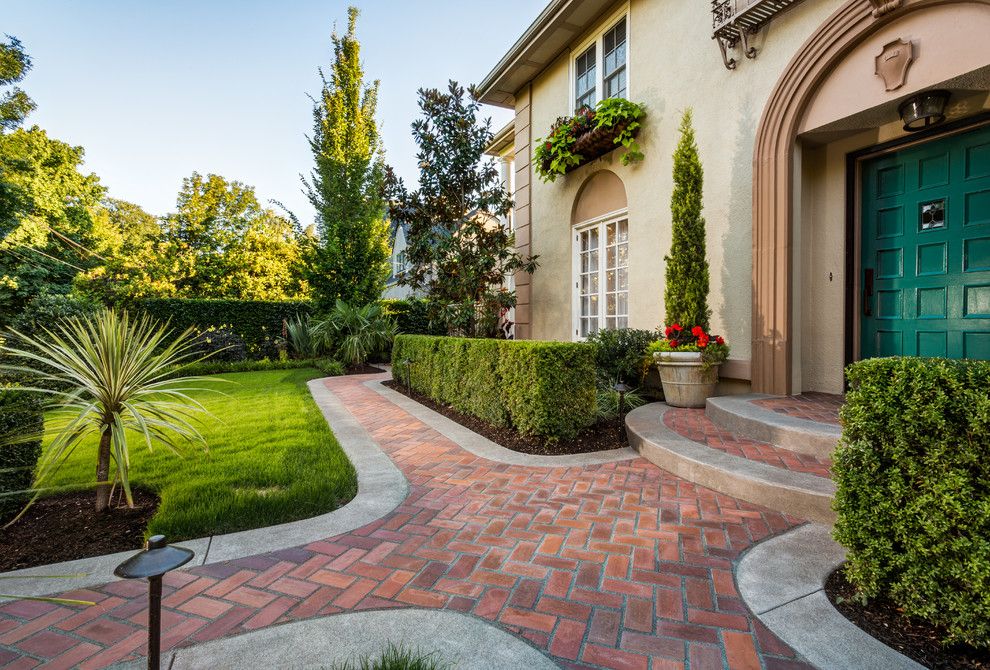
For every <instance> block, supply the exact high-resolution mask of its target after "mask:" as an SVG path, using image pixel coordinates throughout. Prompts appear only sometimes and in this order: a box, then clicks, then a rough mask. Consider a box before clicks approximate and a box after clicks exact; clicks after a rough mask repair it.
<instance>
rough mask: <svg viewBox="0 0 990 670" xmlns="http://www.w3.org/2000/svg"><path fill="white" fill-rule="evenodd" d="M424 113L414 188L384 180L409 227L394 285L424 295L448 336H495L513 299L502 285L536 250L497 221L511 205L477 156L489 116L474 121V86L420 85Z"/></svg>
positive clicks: (489, 163)
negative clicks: (405, 266) (526, 249)
mask: <svg viewBox="0 0 990 670" xmlns="http://www.w3.org/2000/svg"><path fill="white" fill-rule="evenodd" d="M419 107H420V110H422V113H423V116H422V118H420V119H417V120H416V121H415V122H413V124H412V128H413V137H414V138H415V139H416V143H417V144H418V145H419V153H418V154H417V158H418V159H419V166H420V173H419V189H418V190H416V191H413V192H411V193H409V192H407V191H406V190H405V187H404V186H403V184H402V182H401V181H398V180H392V181H391V182H390V185H389V186H390V192H391V193H390V195H391V197H390V201H391V203H392V206H391V215H392V219H393V220H397V221H398V220H401V221H405V222H407V223H408V225H409V234H408V236H407V238H406V239H407V242H408V247H407V248H406V255H407V257H408V259H409V261H410V263H411V267H410V269H409V270H408V271H406V272H405V273H404V274H403V276H402V279H401V280H400V283H402V284H405V285H407V286H410V287H412V288H413V289H417V290H420V291H425V292H426V293H428V295H429V298H430V301H431V302H430V305H431V314H430V316H431V320H433V321H434V322H436V323H444V324H445V325H446V327H447V330H448V332H449V333H450V334H452V335H454V334H457V335H465V336H468V337H498V336H499V335H500V325H501V324H500V319H501V318H503V316H504V314H505V313H507V312H508V310H509V309H510V308H512V307H514V306H515V304H516V294H515V292H514V291H510V290H508V289H506V288H505V287H504V284H505V281H506V278H507V277H509V276H510V275H512V274H514V273H516V272H530V273H531V272H533V271H535V270H536V266H537V262H536V261H537V259H536V257H535V256H532V257H524V256H522V255H520V254H519V253H518V252H517V251H516V248H515V246H516V245H515V236H514V235H513V233H512V231H511V230H510V229H508V228H507V227H506V226H503V225H501V219H502V218H503V217H505V216H506V214H508V212H509V211H510V210H511V209H512V198H511V197H510V196H509V193H508V192H507V191H506V189H505V187H504V185H503V184H502V179H501V176H500V175H499V171H498V169H497V167H496V164H495V160H494V159H490V160H484V154H485V148H486V147H487V146H488V145H489V144H490V143H491V140H492V132H491V120H490V119H488V120H486V121H485V122H483V123H479V122H478V112H479V109H480V104H479V102H478V100H477V97H476V95H475V92H474V91H471V92H468V91H466V90H465V89H464V88H463V87H462V86H459V85H458V84H457V83H456V82H453V81H452V82H450V85H449V87H448V89H447V91H446V92H442V91H439V90H437V89H421V90H420V91H419Z"/></svg>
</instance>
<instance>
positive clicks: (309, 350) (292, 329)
mask: <svg viewBox="0 0 990 670" xmlns="http://www.w3.org/2000/svg"><path fill="white" fill-rule="evenodd" d="M285 330H286V334H287V335H288V340H289V346H290V347H292V351H293V353H295V355H296V356H297V357H299V358H316V357H317V356H319V355H320V346H319V343H318V341H317V338H315V337H314V336H313V324H312V323H311V321H310V317H309V315H308V314H307V315H305V316H299V315H298V314H297V315H296V316H295V318H293V319H289V320H288V321H286V322H285Z"/></svg>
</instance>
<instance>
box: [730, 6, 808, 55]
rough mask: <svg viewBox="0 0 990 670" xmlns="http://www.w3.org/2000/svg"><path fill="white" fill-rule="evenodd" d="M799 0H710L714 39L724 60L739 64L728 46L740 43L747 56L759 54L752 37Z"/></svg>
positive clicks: (731, 46) (732, 46)
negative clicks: (751, 42)
mask: <svg viewBox="0 0 990 670" xmlns="http://www.w3.org/2000/svg"><path fill="white" fill-rule="evenodd" d="M797 2H800V0H711V3H712V39H714V40H715V41H716V42H718V46H719V49H720V50H721V52H722V62H723V63H725V67H727V68H728V69H730V70H734V69H735V68H736V65H737V62H736V59H735V58H730V57H729V53H728V51H729V49H732V48H734V47H736V45H740V46H741V47H742V51H743V54H745V56H746V58H756V47H754V46H752V45H750V43H749V38H750V36H752V35H755V34H756V33H758V32H759V31H760V29H761V28H762V27H763V26H765V25H767V24H768V23H770V21H771V19H773V17H775V16H776V15H777V14H779V13H781V12H782V11H784V10H785V9H787V8H788V7H790V6H791V5H793V4H795V3H797Z"/></svg>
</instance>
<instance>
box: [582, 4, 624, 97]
mask: <svg viewBox="0 0 990 670" xmlns="http://www.w3.org/2000/svg"><path fill="white" fill-rule="evenodd" d="M629 17H630V14H629V3H626V4H624V5H623V6H622V8H620V9H619V10H618V11H616V12H615V13H614V14H612V15H611V16H609V17H608V19H606V20H605V21H603V22H602V23H600V24H598V27H597V28H595V30H594V32H592V33H591V34H590V35H589V36H587V37H586V38H585V39H584V40H583V41H581V42H579V43H578V45H577V46H576V47H574V48H572V49H571V53H570V59H571V60H570V77H569V78H570V89H569V92H568V93H567V97H568V99H569V102H568V103H567V104H568V107H570V109H571V113H576V112H577V59H578V58H579V57H580V56H581V55H583V54H584V52H585V51H587V50H588V47H590V46H592V45H594V46H595V102H596V103H597V102H599V101H601V100H602V94H603V93H604V92H605V53H604V46H605V45H604V37H605V33H607V32H608V31H610V30H611V29H612V28H614V27H615V26H616V24H617V23H619V21H621V20H622V19H623V18H624V19H625V20H626V98H627V99H630V100H631V99H632V94H631V91H632V83H631V82H632V80H631V78H630V76H629V74H630V72H629V70H630V68H629V54H630V52H631V49H630V46H631V44H632V23H631V21H630V20H629Z"/></svg>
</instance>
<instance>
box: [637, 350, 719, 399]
mask: <svg viewBox="0 0 990 670" xmlns="http://www.w3.org/2000/svg"><path fill="white" fill-rule="evenodd" d="M653 360H654V361H655V362H656V364H657V369H658V370H659V371H660V383H661V384H662V385H663V396H664V400H665V401H666V403H667V404H668V405H670V406H671V407H695V408H697V407H704V406H705V401H706V400H707V399H708V398H710V397H712V396H713V395H715V385H716V384H718V368H719V366H717V365H713V366H711V367H710V368H708V369H707V370H705V369H704V368H703V366H702V362H701V352H697V351H671V352H660V351H658V352H656V353H654V354H653Z"/></svg>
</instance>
